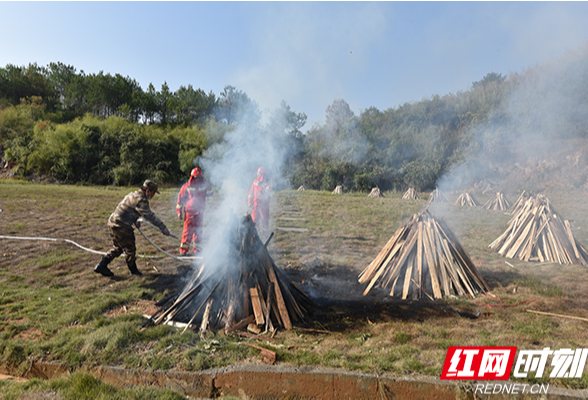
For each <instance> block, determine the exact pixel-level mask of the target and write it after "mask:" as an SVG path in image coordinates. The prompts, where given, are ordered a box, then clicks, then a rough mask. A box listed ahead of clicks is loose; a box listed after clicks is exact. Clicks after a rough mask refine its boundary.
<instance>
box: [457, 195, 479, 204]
mask: <svg viewBox="0 0 588 400" xmlns="http://www.w3.org/2000/svg"><path fill="white" fill-rule="evenodd" d="M454 204H455V205H456V206H465V207H478V206H479V205H480V204H478V202H477V201H476V199H475V198H474V196H472V195H471V194H469V193H462V194H460V195H459V197H458V198H457V200H455V203H454Z"/></svg>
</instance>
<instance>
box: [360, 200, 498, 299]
mask: <svg viewBox="0 0 588 400" xmlns="http://www.w3.org/2000/svg"><path fill="white" fill-rule="evenodd" d="M359 282H360V283H368V282H369V284H368V286H367V287H366V289H365V291H364V292H363V294H364V296H365V295H367V294H368V292H369V291H370V290H371V289H372V287H374V285H376V284H377V286H379V287H381V288H383V289H386V290H388V289H390V296H393V297H398V298H401V299H407V298H410V299H415V300H418V299H422V298H428V299H431V300H433V299H440V298H442V297H447V296H450V295H457V296H466V295H469V296H472V297H475V296H476V294H478V293H484V292H487V291H489V290H490V287H489V286H488V284H487V283H486V281H485V280H484V278H482V276H481V275H480V273H479V272H478V270H477V269H476V267H475V266H474V264H473V262H472V261H471V260H470V258H469V256H468V255H467V253H466V252H465V250H464V249H463V248H462V247H461V245H460V244H459V241H458V240H457V239H456V237H455V236H454V235H453V233H452V232H451V230H450V229H449V227H448V226H447V225H446V224H445V222H444V221H443V220H441V219H435V218H433V217H432V216H431V214H430V213H429V211H428V210H426V209H425V210H424V211H423V212H422V213H420V214H418V215H416V214H415V215H413V217H412V218H411V219H410V220H409V221H407V222H406V223H404V224H403V225H402V227H401V228H400V229H398V230H397V231H396V233H394V235H393V236H392V238H391V239H390V240H389V241H388V243H387V244H386V245H385V246H384V248H383V249H382V250H381V251H380V253H379V254H378V256H377V257H376V258H375V259H374V260H373V261H372V262H371V263H370V265H369V266H368V267H367V268H366V269H365V270H363V272H362V273H361V274H360V275H359Z"/></svg>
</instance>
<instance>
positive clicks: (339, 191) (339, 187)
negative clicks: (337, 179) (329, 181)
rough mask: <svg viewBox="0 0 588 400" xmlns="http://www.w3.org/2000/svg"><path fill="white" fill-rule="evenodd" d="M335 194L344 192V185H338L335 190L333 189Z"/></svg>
mask: <svg viewBox="0 0 588 400" xmlns="http://www.w3.org/2000/svg"><path fill="white" fill-rule="evenodd" d="M333 194H343V186H341V185H337V187H336V188H335V190H333Z"/></svg>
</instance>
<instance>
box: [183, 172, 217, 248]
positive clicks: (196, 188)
mask: <svg viewBox="0 0 588 400" xmlns="http://www.w3.org/2000/svg"><path fill="white" fill-rule="evenodd" d="M210 196H212V186H211V185H210V183H209V182H208V181H207V180H206V179H205V178H204V177H201V178H194V177H190V180H189V181H188V182H187V183H185V184H184V185H183V186H182V188H181V189H180V193H179V194H178V204H177V205H176V211H177V213H178V217H180V218H181V217H182V212H183V213H184V232H183V233H182V243H181V244H180V254H188V251H189V250H190V243H192V242H194V254H196V253H198V251H199V249H198V245H199V244H200V241H201V239H202V221H203V214H204V209H205V208H206V198H207V197H210Z"/></svg>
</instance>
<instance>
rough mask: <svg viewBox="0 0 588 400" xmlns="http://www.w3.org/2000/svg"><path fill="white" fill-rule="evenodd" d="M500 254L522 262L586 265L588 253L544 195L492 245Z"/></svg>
mask: <svg viewBox="0 0 588 400" xmlns="http://www.w3.org/2000/svg"><path fill="white" fill-rule="evenodd" d="M489 247H490V248H492V249H494V250H498V254H500V255H501V256H504V257H508V258H518V259H520V260H523V261H541V262H546V261H547V262H557V263H560V264H580V265H586V260H588V252H587V251H586V249H585V248H584V247H583V246H582V245H581V244H580V243H578V241H577V240H576V239H575V238H574V235H573V234H572V228H571V226H570V223H569V221H568V220H564V219H562V218H561V217H560V216H559V215H558V214H557V212H556V211H555V210H554V209H553V208H552V207H551V203H550V202H549V200H548V199H547V198H546V197H545V196H543V195H538V196H536V197H530V198H529V199H528V200H527V201H526V203H525V205H524V207H523V208H522V209H521V210H520V211H519V212H518V213H517V214H516V215H515V216H514V217H512V218H511V220H510V221H509V225H508V228H507V230H506V231H505V232H504V233H503V234H502V235H501V236H500V237H498V238H497V239H496V240H495V241H494V242H492V243H491V244H490V245H489Z"/></svg>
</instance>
